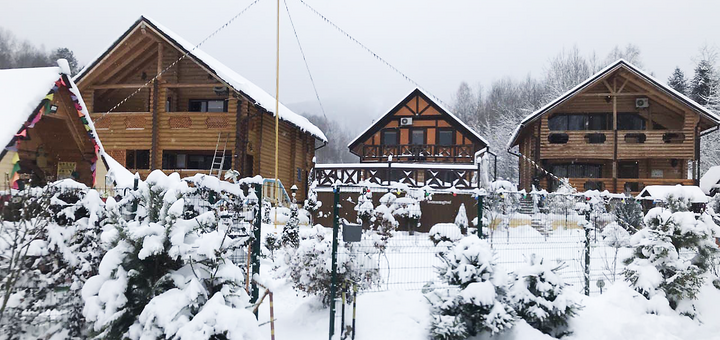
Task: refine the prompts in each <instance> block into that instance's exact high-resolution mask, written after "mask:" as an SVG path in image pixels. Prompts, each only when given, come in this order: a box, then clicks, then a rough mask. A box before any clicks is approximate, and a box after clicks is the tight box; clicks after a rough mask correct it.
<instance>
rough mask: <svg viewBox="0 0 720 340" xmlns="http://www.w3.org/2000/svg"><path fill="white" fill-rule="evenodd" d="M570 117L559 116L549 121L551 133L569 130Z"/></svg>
mask: <svg viewBox="0 0 720 340" xmlns="http://www.w3.org/2000/svg"><path fill="white" fill-rule="evenodd" d="M567 121H568V116H566V115H557V116H554V117H550V119H548V127H549V128H550V131H563V130H567Z"/></svg>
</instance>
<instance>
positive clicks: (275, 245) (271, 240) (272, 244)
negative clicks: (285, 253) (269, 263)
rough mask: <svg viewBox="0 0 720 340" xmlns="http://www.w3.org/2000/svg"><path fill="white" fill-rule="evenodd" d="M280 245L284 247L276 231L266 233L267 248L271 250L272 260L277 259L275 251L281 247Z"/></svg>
mask: <svg viewBox="0 0 720 340" xmlns="http://www.w3.org/2000/svg"><path fill="white" fill-rule="evenodd" d="M280 247H282V244H281V243H280V240H278V238H277V236H275V233H267V234H266V235H265V248H266V249H267V250H268V251H269V252H270V259H271V260H273V261H274V260H275V251H277V250H278V249H280Z"/></svg>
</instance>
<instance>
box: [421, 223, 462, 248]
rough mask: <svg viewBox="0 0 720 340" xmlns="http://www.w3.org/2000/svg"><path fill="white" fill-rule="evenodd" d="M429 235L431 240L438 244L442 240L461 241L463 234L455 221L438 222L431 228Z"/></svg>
mask: <svg viewBox="0 0 720 340" xmlns="http://www.w3.org/2000/svg"><path fill="white" fill-rule="evenodd" d="M429 237H430V241H432V242H433V243H434V244H435V245H436V246H437V245H438V244H440V243H441V242H450V243H455V242H457V241H459V240H460V239H461V238H462V237H463V235H462V233H461V232H460V227H458V226H457V225H456V224H454V223H438V224H436V225H434V226H433V227H432V228H430V233H429Z"/></svg>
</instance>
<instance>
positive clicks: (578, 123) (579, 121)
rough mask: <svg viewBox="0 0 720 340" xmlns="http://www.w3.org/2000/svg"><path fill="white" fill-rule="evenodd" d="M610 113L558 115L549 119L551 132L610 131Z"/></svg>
mask: <svg viewBox="0 0 720 340" xmlns="http://www.w3.org/2000/svg"><path fill="white" fill-rule="evenodd" d="M611 121H612V119H610V114H609V113H587V114H585V113H577V114H557V115H555V116H553V117H550V118H549V119H548V127H549V128H550V131H565V130H570V131H577V130H610V129H611V127H610V126H611V124H610V123H611Z"/></svg>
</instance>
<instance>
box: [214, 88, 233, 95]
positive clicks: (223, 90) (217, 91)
mask: <svg viewBox="0 0 720 340" xmlns="http://www.w3.org/2000/svg"><path fill="white" fill-rule="evenodd" d="M213 92H215V95H218V96H227V95H228V94H229V93H230V89H229V88H227V87H225V86H215V87H213Z"/></svg>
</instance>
